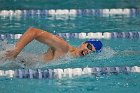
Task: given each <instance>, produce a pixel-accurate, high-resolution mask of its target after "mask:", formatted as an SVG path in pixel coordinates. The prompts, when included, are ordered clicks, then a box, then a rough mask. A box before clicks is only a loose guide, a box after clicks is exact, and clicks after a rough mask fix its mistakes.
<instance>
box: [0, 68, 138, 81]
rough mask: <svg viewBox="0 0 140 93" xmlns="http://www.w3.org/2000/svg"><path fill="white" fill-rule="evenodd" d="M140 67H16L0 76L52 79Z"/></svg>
mask: <svg viewBox="0 0 140 93" xmlns="http://www.w3.org/2000/svg"><path fill="white" fill-rule="evenodd" d="M139 72H140V67H138V66H134V67H128V66H123V67H92V68H91V67H86V68H65V69H61V68H58V69H45V70H41V69H37V70H32V69H17V70H0V77H10V78H29V79H52V78H58V79H61V78H64V77H68V78H72V77H74V76H81V75H96V74H113V73H115V74H116V73H139Z"/></svg>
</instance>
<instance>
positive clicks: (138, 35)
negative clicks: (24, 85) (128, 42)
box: [0, 32, 140, 40]
mask: <svg viewBox="0 0 140 93" xmlns="http://www.w3.org/2000/svg"><path fill="white" fill-rule="evenodd" d="M56 35H58V36H60V37H62V38H68V39H72V38H79V39H88V38H95V39H96V38H97V39H112V38H127V39H139V38H140V32H104V33H102V32H96V33H93V32H89V33H83V32H82V33H57V34H56ZM21 36H22V34H0V40H4V39H19V38H20V37H21Z"/></svg>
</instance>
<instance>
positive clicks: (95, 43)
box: [80, 39, 103, 56]
mask: <svg viewBox="0 0 140 93" xmlns="http://www.w3.org/2000/svg"><path fill="white" fill-rule="evenodd" d="M102 46H103V44H102V42H101V41H100V40H97V39H89V40H87V41H85V42H84V43H82V45H81V46H80V48H81V51H80V55H82V56H83V55H86V54H88V53H90V52H96V53H97V52H100V51H101V49H102Z"/></svg>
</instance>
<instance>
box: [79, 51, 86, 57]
mask: <svg viewBox="0 0 140 93" xmlns="http://www.w3.org/2000/svg"><path fill="white" fill-rule="evenodd" d="M86 54H88V51H87V50H82V51H80V56H85V55H86Z"/></svg>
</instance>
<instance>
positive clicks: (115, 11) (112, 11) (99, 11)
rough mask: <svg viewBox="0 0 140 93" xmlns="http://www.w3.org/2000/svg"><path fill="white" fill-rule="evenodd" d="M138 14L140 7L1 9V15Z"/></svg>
mask: <svg viewBox="0 0 140 93" xmlns="http://www.w3.org/2000/svg"><path fill="white" fill-rule="evenodd" d="M85 14H90V15H98V16H106V15H114V14H122V15H130V16H133V15H138V14H140V9H135V8H131V9H128V8H126V9H56V10H55V9H51V10H0V16H12V15H13V16H14V15H16V16H18V15H85Z"/></svg>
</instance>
